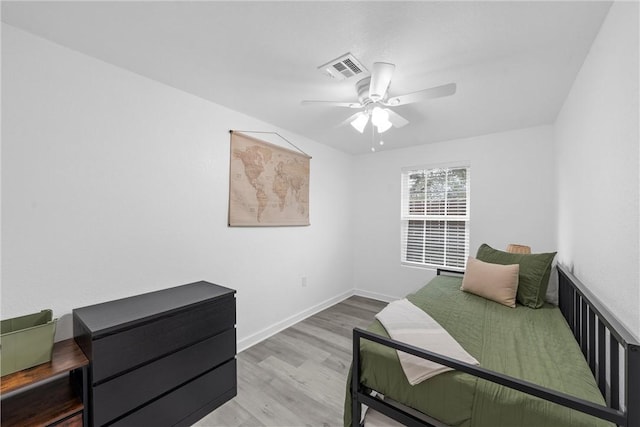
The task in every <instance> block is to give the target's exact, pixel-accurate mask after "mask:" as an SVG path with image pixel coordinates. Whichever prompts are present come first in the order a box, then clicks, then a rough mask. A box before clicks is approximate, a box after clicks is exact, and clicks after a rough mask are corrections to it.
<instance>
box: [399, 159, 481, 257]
mask: <svg viewBox="0 0 640 427" xmlns="http://www.w3.org/2000/svg"><path fill="white" fill-rule="evenodd" d="M468 255H469V168H468V167H452V168H434V169H412V170H405V171H403V172H402V262H403V263H406V264H412V265H422V266H428V267H447V268H454V269H464V268H465V266H466V263H467V256H468Z"/></svg>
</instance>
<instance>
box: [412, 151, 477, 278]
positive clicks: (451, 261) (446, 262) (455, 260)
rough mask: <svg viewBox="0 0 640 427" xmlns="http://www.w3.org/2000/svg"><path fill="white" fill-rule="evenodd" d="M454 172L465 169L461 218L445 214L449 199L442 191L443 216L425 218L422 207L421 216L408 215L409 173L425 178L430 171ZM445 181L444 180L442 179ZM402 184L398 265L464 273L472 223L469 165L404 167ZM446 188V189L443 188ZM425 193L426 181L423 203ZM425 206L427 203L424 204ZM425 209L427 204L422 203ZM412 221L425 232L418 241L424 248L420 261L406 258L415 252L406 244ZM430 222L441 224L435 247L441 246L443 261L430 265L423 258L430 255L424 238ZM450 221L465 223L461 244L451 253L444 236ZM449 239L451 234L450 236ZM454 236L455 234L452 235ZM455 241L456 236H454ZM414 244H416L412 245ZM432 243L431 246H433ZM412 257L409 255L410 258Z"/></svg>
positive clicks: (432, 215) (425, 214)
mask: <svg viewBox="0 0 640 427" xmlns="http://www.w3.org/2000/svg"><path fill="white" fill-rule="evenodd" d="M454 169H465V170H466V179H465V184H466V195H465V202H466V206H465V210H464V212H465V214H464V215H461V214H449V212H447V209H448V204H447V201H448V200H449V199H448V197H449V194H450V193H449V192H448V191H445V199H444V209H445V212H444V214H437V215H434V214H429V215H427V211H426V208H425V211H424V214H416V213H415V212H414V213H411V212H410V208H409V200H410V197H409V193H410V183H409V176H410V175H411V174H414V173H420V172H422V173H424V174H425V175H428V173H429V172H430V171H435V170H446V171H448V170H454ZM445 179H447V178H445ZM401 182H402V191H401V194H402V196H401V209H400V210H401V220H400V222H401V242H400V257H401V264H402V265H407V266H412V267H421V268H429V269H436V268H446V269H452V270H464V269H465V268H466V263H467V258H468V256H469V228H470V227H469V226H470V223H471V214H470V207H471V206H470V205H471V203H470V202H471V167H470V166H469V165H468V164H460V163H456V164H439V165H424V166H413V167H407V168H403V169H402V172H401ZM445 188H448V187H447V186H446V185H445ZM426 194H427V183H426V181H425V200H426ZM425 203H426V202H425ZM425 207H426V204H425ZM412 221H413V222H414V223H415V221H422V222H424V227H425V229H424V230H423V231H422V233H423V236H422V237H421V238H420V239H419V241H420V240H421V243H422V245H423V248H422V253H421V256H422V261H420V262H418V261H416V260H415V259H409V260H408V259H407V257H408V255H413V258H415V255H416V252H413V253H411V251H410V250H408V244H409V239H410V237H409V224H410V222H412ZM429 221H431V222H432V223H433V222H434V221H443V224H442V225H443V229H442V230H441V233H442V242H438V244H440V243H441V245H442V256H441V257H442V262H429V260H427V261H425V257H427V253H428V252H429V251H428V250H427V243H429V241H428V239H427V236H428V232H427V230H426V227H427V225H428V224H427V222H429ZM452 221H464V223H465V228H464V233H463V234H464V243H463V245H462V247H461V245H459V244H458V245H454V247H453V248H452V250H451V251H450V250H449V249H450V248H449V247H448V245H447V240H448V239H447V237H448V233H447V231H448V230H449V229H448V227H447V225H448V223H449V222H452ZM449 236H451V235H449ZM453 236H455V234H454V235H453ZM432 238H433V234H432ZM454 239H455V237H454ZM413 243H414V245H415V241H414V242H413ZM432 244H433V243H432ZM438 247H439V246H438ZM419 251H420V249H418V255H419V256H420V253H419ZM410 257H411V256H410Z"/></svg>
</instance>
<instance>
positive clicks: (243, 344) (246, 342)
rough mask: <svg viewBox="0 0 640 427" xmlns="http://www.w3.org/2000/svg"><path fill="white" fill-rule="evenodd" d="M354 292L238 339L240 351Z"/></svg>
mask: <svg viewBox="0 0 640 427" xmlns="http://www.w3.org/2000/svg"><path fill="white" fill-rule="evenodd" d="M353 294H354V291H353V289H352V290H349V291H347V292H344V293H342V294H340V295H337V296H335V297H333V298H329V299H328V300H326V301H323V302H321V303H319V304H316V305H314V306H312V307H310V308H308V309H306V310H302V311H301V312H300V313H297V314H294V315H293V316H289V317H287V318H286V319H284V320H281V321H279V322H276V323H274V324H273V325H271V326H268V327H266V328H264V329H262V330H261V331H258V332H256V333H255V334H252V335H249V336H248V337H246V338H243V339H241V340H238V353H240V352H241V351H243V350H246V349H248V348H249V347H251V346H254V345H256V344H258V343H259V342H260V341H264V340H266V339H267V338H269V337H270V336H272V335H275V334H277V333H278V332H280V331H282V330H284V329H287V328H288V327H290V326H293V325H295V324H296V323H298V322H300V321H302V320H304V319H306V318H307V317H310V316H313V315H314V314H316V313H319V312H321V311H322V310H324V309H326V308H329V307H331V306H332V305H335V304H337V303H339V302H341V301H344V300H345V299H347V298H349V297H350V296H352V295H353ZM363 296H364V295H363ZM372 298H373V297H372Z"/></svg>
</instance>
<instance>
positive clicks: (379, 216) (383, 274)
mask: <svg viewBox="0 0 640 427" xmlns="http://www.w3.org/2000/svg"><path fill="white" fill-rule="evenodd" d="M389 144H391V142H389ZM451 162H454V163H459V164H463V165H469V166H470V167H471V174H470V176H471V205H470V213H471V230H470V254H471V255H474V254H475V253H476V251H477V249H478V247H479V246H480V245H481V244H482V243H488V244H489V245H491V246H493V247H495V248H498V249H504V248H506V245H507V244H509V243H523V244H527V245H529V246H531V247H532V250H533V251H534V252H551V251H555V249H556V248H555V239H556V237H555V228H556V225H555V211H556V208H555V177H554V160H553V131H552V128H551V126H540V127H534V128H528V129H522V130H516V131H510V132H503V133H497V134H491V135H484V136H478V137H473V138H466V139H459V140H454V141H445V142H441V143H436V144H426V145H422V146H418V147H414V148H407V149H401V150H393V151H386V152H378V153H374V154H371V155H363V156H359V157H357V158H356V160H355V169H354V172H355V173H354V184H355V187H354V188H355V190H354V194H355V197H356V200H355V205H354V219H353V224H354V234H355V241H354V248H353V249H354V259H355V266H354V268H355V270H354V283H355V287H356V289H357V292H358V293H361V294H363V295H370V296H377V297H380V298H385V297H396V298H397V297H402V296H404V295H405V294H407V293H409V292H412V291H414V290H416V289H417V288H419V287H420V286H422V285H424V284H425V283H426V282H427V281H428V280H430V279H431V278H432V277H433V276H434V275H435V271H433V270H429V269H423V268H415V267H407V266H402V265H401V264H400V190H401V186H400V171H401V169H402V168H403V167H406V166H420V165H438V164H442V163H451Z"/></svg>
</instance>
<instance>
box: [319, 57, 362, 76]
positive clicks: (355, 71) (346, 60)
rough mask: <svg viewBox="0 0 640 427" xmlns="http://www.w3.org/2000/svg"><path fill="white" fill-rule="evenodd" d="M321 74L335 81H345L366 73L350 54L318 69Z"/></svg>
mask: <svg viewBox="0 0 640 427" xmlns="http://www.w3.org/2000/svg"><path fill="white" fill-rule="evenodd" d="M318 70H320V71H321V72H322V73H323V74H326V75H328V76H329V77H332V78H334V79H336V80H346V79H350V78H352V77H355V76H359V75H361V74H366V73H368V71H367V69H366V68H364V66H363V65H362V64H361V63H360V61H358V60H357V59H356V58H355V57H354V56H353V55H351V54H350V53H346V54H344V55H342V56H341V57H339V58H336V59H334V60H333V61H329V62H327V63H326V64H324V65H321V66H319V67H318Z"/></svg>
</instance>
